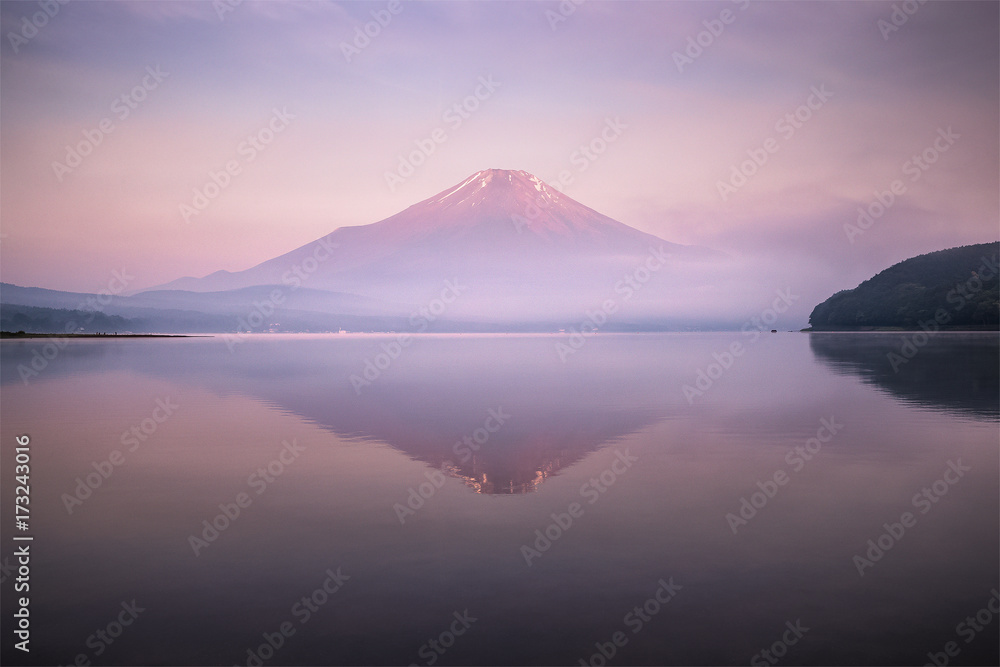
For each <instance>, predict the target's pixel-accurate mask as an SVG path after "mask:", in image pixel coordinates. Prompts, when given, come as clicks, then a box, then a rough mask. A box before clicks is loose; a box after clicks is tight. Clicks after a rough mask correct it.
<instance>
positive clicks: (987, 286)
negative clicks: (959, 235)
mask: <svg viewBox="0 0 1000 667" xmlns="http://www.w3.org/2000/svg"><path fill="white" fill-rule="evenodd" d="M998 253H1000V243H980V244H977V245H969V246H962V247H959V248H951V249H949V250H939V251H937V252H932V253H928V254H926V255H920V256H917V257H911V258H910V259H907V260H904V261H902V262H900V263H899V264H896V265H894V266H891V267H889V268H888V269H886V270H884V271H882V272H881V273H879V274H877V275H875V276H874V277H872V278H870V279H868V280H866V281H865V282H863V283H861V284H860V285H858V286H857V287H855V288H854V289H852V290H844V291H842V292H837V293H836V294H834V295H833V296H831V297H830V298H829V299H827V300H826V301H824V302H823V303H821V304H819V305H818V306H816V308H814V309H813V311H812V314H811V315H810V316H809V323H810V325H812V327H813V329H816V330H823V329H844V328H860V327H907V328H914V327H918V326H919V325H920V323H921V322H925V323H928V322H930V321H931V320H933V319H934V318H935V315H936V314H939V311H943V312H944V315H939V319H943V320H945V321H944V322H942V323H943V324H947V325H949V326H990V327H996V326H997V324H998V322H1000V288H998V285H1000V283H998V272H1000V271H998V266H997V259H998ZM945 318H947V319H945Z"/></svg>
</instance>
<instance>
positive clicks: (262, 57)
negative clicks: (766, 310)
mask: <svg viewBox="0 0 1000 667" xmlns="http://www.w3.org/2000/svg"><path fill="white" fill-rule="evenodd" d="M224 2H225V0H220V2H218V3H216V5H217V6H224V4H223V3H224ZM903 4H906V5H907V8H909V9H910V10H911V11H913V10H914V8H916V10H915V11H914V13H913V14H912V16H907V15H905V14H902V13H899V12H897V14H896V17H895V19H896V21H897V23H899V24H900V25H898V26H897V25H894V24H893V23H892V21H893V11H894V10H893V4H892V3H874V2H873V3H866V2H830V3H822V2H808V3H807V2H759V1H757V0H749V1H748V0H740V1H739V2H720V3H710V2H692V3H682V2H670V3H666V2H642V3H630V2H599V1H597V0H590V1H588V2H584V3H582V4H581V5H580V6H579V7H577V8H576V10H575V11H574V12H572V13H570V14H569V15H567V16H563V15H561V14H559V11H560V4H559V3H557V2H539V3H534V2H526V3H517V2H497V3H487V2H475V3H473V2H446V3H410V2H403V3H402V4H401V5H399V6H398V7H397V6H395V5H393V4H392V3H389V2H388V1H383V2H372V3H320V2H308V3H298V4H284V3H281V4H279V3H271V2H252V1H250V0H247V1H245V2H243V3H242V4H240V5H239V6H235V7H232V8H231V9H232V11H228V12H225V13H223V14H222V15H221V16H220V14H219V12H217V9H216V8H214V7H213V5H212V3H207V2H206V3H185V2H163V3H158V2H136V3H126V2H114V3H102V2H78V1H73V2H69V3H68V4H66V5H64V6H63V5H60V6H59V9H58V12H56V13H55V15H54V16H52V17H51V18H49V17H43V15H42V14H39V12H42V11H43V10H42V9H41V8H40V6H39V4H38V3H37V2H3V3H2V5H0V17H2V34H3V42H2V44H0V67H2V71H0V161H2V174H0V188H2V189H0V194H2V205H0V206H2V208H0V224H2V228H0V233H2V235H3V236H2V242H0V262H2V263H0V278H2V280H3V281H5V282H13V283H17V284H21V285H30V286H40V287H48V288H53V289H63V290H72V291H86V292H96V291H100V290H102V289H106V288H107V287H108V283H109V281H111V280H112V279H113V278H114V273H113V272H115V271H121V270H122V269H124V270H125V271H126V272H127V273H128V274H129V275H131V276H133V277H134V278H133V279H132V281H131V282H130V284H129V285H128V288H129V289H130V290H132V289H139V288H143V287H148V286H152V285H156V284H160V283H163V282H167V281H169V280H172V279H175V278H178V277H181V276H185V275H195V276H201V275H205V274H207V273H210V272H212V271H215V270H218V269H228V270H234V271H235V270H240V269H245V268H248V267H250V266H252V265H255V264H257V263H259V262H261V261H263V260H266V259H269V258H271V257H274V256H276V255H278V254H281V253H283V252H286V251H288V250H291V249H292V248H295V247H298V246H300V245H302V244H304V243H307V242H309V241H312V240H314V239H316V238H318V237H320V236H323V235H325V234H327V233H329V232H330V231H332V230H333V229H335V228H337V227H340V226H344V225H359V224H367V223H371V222H375V221H377V220H380V219H382V218H385V217H387V216H389V215H391V214H393V213H396V212H398V211H399V210H401V209H403V208H405V207H407V206H409V205H410V204H412V203H415V202H417V201H419V200H422V199H424V198H426V197H429V196H431V195H433V194H435V193H437V192H440V191H441V190H444V189H446V188H448V187H451V186H453V185H456V184H458V183H459V182H461V181H462V180H463V179H464V178H466V177H468V176H469V175H471V174H472V173H473V172H475V171H477V170H480V169H485V168H505V169H524V170H526V171H529V172H531V173H533V174H535V175H537V176H538V177H540V178H542V179H543V180H546V181H548V182H549V183H553V184H554V183H556V182H558V181H559V179H560V175H562V176H564V177H565V176H567V175H568V177H569V178H567V179H566V180H567V183H566V184H565V186H564V192H565V193H566V194H568V195H569V196H571V197H573V198H575V199H577V200H578V201H580V202H582V203H584V204H586V205H588V206H590V207H592V208H595V209H597V210H599V211H601V212H602V213H605V214H607V215H610V216H611V217H613V218H616V219H618V220H620V221H622V222H625V223H627V224H629V225H632V226H634V227H637V228H639V229H642V230H643V231H647V232H650V233H653V234H656V235H658V236H661V237H663V238H665V239H667V240H669V241H673V242H679V243H692V244H701V245H707V246H711V247H715V248H719V249H723V250H727V251H729V252H731V253H733V254H736V255H740V256H744V257H746V258H748V259H749V260H752V261H758V262H763V263H767V264H769V265H771V266H774V265H775V263H781V264H779V265H780V266H787V279H788V280H789V281H791V280H793V277H795V276H799V277H800V278H801V276H807V279H806V281H807V282H808V283H809V284H810V285H813V286H815V287H816V294H817V295H819V297H820V298H825V296H828V295H829V293H832V292H833V291H836V290H838V289H843V288H847V287H853V286H854V285H856V284H857V283H858V282H860V281H861V280H863V279H865V278H867V277H869V276H870V275H872V274H873V273H875V272H877V271H879V270H881V269H882V268H885V267H886V266H888V265H890V264H892V263H894V262H896V261H899V260H901V259H904V258H906V257H909V256H912V255H915V254H919V253H923V252H929V251H932V250H937V249H941V248H945V247H951V246H956V245H963V244H967V243H976V242H984V241H990V240H996V239H997V237H998V216H1000V207H998V183H1000V168H998V150H1000V149H998V145H1000V137H998V126H1000V114H998V100H1000V98H998V92H1000V85H998V81H1000V68H998V53H1000V47H998V25H1000V5H998V3H995V2H969V3H966V2H947V3H945V2H930V3H927V4H924V5H917V4H916V3H915V2H914V3H912V4H911V3H902V2H897V3H896V5H897V7H901V6H902V5H903ZM53 6H54V5H53ZM563 6H564V7H570V6H573V5H572V3H569V2H567V3H564V4H563ZM390 7H391V8H392V9H395V10H397V13H395V14H392V13H390V12H389V11H388V9H389V8H390ZM50 11H51V9H50ZM900 11H901V10H900ZM372 12H375V14H376V15H379V16H380V17H381V18H382V20H383V22H385V23H386V25H385V26H384V27H383V26H379V27H378V30H377V34H376V35H375V36H374V37H372V38H371V39H370V43H369V44H367V45H366V46H364V48H360V49H358V50H357V52H353V53H349V54H347V55H349V56H350V61H348V57H347V56H345V53H344V50H343V48H342V46H341V44H342V43H349V44H350V43H352V42H353V41H354V39H355V35H356V32H355V31H356V29H362V30H363V29H364V26H365V24H366V23H370V24H371V25H370V26H369V28H370V30H371V32H376V30H375V29H374V28H375V26H376V25H377V24H375V23H374V21H375V17H373V14H372ZM723 12H725V13H723ZM33 16H35V17H36V21H37V22H38V23H40V24H43V25H42V26H41V27H40V28H38V29H37V31H36V30H34V29H33V27H28V28H25V26H26V24H25V22H24V19H25V17H27V18H28V20H29V21H30V20H31V17H33ZM904 16H906V21H905V22H903V21H902V17H904ZM43 18H44V19H45V20H44V21H43V20H42V19H43ZM387 18H388V19H389V20H386V19H387ZM556 18H558V19H564V20H556ZM706 21H707V22H708V23H707V24H706V23H705V22H706ZM880 21H881V22H882V23H881V24H880ZM887 26H890V27H891V28H898V29H894V30H890V29H889V28H887ZM710 29H714V30H715V31H716V32H718V33H719V34H718V35H711V34H710V33H709V32H708V31H709V30H710ZM699 33H702V34H701V35H700V39H701V41H702V42H703V44H706V46H704V47H703V48H702V52H701V53H700V54H699V53H698V52H697V51H694V50H692V51H691V52H690V53H691V54H693V55H694V56H695V57H691V58H690V60H689V61H687V62H680V67H679V66H678V58H677V57H676V56H675V52H679V53H683V52H684V50H685V49H687V48H688V47H689V44H690V42H689V38H690V39H691V40H694V41H697V40H698V39H699ZM17 35H20V36H21V37H17ZM358 44H360V45H363V44H364V43H363V42H361V41H359V42H358ZM153 73H155V76H154V74H153ZM484 81H485V82H488V85H487V84H486V83H483V82H484ZM144 82H145V84H144ZM144 85H145V87H143V86H144ZM137 86H138V88H136V87H137ZM814 90H816V91H820V93H821V94H820V95H818V96H817V94H816V93H815V92H812V91H814ZM133 91H134V93H133ZM477 92H478V94H479V99H476V98H475V95H476V93H477ZM123 95H125V96H126V99H125V100H122V96H123ZM811 95H812V97H810V96H811ZM470 96H472V97H470ZM116 100H117V101H116ZM463 100H466V102H465V105H466V108H464V109H462V110H461V111H456V110H454V109H453V106H454V105H455V104H456V103H457V104H462V103H463ZM810 102H811V103H812V107H813V108H809V107H808V106H805V107H803V106H802V105H807V104H808V103H810ZM800 107H801V108H800ZM450 109H451V110H450ZM275 110H277V111H278V112H280V113H279V114H278V115H277V116H276V115H275ZM796 113H798V119H796V118H795V114H796ZM286 114H287V115H286ZM788 114H791V115H792V116H791V118H790V119H786V116H787V115H788ZM283 116H284V117H283ZM104 119H107V120H106V121H105V122H104V128H105V129H110V130H111V131H110V132H105V131H102V130H101V129H100V128H101V122H102V120H104ZM269 124H270V126H271V127H270V128H269ZM948 128H951V130H950V135H949V132H948ZM435 130H437V132H435ZM939 130H940V131H941V134H939ZM85 132H86V133H89V134H90V136H91V137H94V138H99V139H100V142H99V143H97V145H95V146H92V147H91V145H90V143H89V142H90V140H88V139H86V137H85ZM602 134H603V137H602ZM251 135H261V136H260V140H259V143H258V146H259V147H254V146H253V145H252V144H251V143H247V139H248V137H249V136H251ZM956 135H957V136H956ZM945 136H950V138H948V139H945V138H944V137H945ZM432 137H436V138H437V139H438V141H437V142H434V138H432ZM939 137H940V138H939ZM268 139H270V140H271V141H270V143H267V144H266V145H264V144H263V143H262V142H264V141H266V140H268ZM936 140H937V147H935V141H936ZM81 142H83V143H84V146H83V150H86V149H88V148H92V150H91V151H89V152H90V154H89V155H86V156H84V157H82V158H81V160H80V162H79V164H78V165H76V166H72V165H67V156H66V153H67V150H66V146H67V145H72V146H77V145H79V144H80V143H81ZM418 142H419V143H423V144H424V145H425V146H426V145H430V144H433V145H434V150H433V152H432V153H431V154H430V155H429V156H428V157H426V159H424V160H422V162H423V164H421V165H420V166H418V167H416V168H415V169H414V172H413V174H412V175H407V176H406V177H405V178H400V179H396V180H395V182H394V183H393V184H392V186H391V187H390V184H389V183H387V178H386V174H387V172H393V171H396V170H397V169H398V168H399V160H400V157H399V156H400V155H404V156H405V155H408V154H410V153H411V152H412V151H415V150H417V146H418ZM95 143H96V142H95ZM587 144H592V145H593V146H594V147H595V151H596V150H598V149H600V150H603V152H602V153H601V154H600V155H597V154H596V153H595V154H592V157H587V156H586V155H584V153H583V152H581V151H580V148H581V146H584V145H587ZM768 148H770V153H768V151H767V149H768ZM747 151H752V152H755V153H756V154H757V155H758V157H759V158H760V156H761V155H766V161H764V163H763V164H762V165H761V166H759V167H756V165H753V166H754V167H756V169H755V171H756V173H753V174H752V175H751V176H750V177H749V178H747V179H746V183H745V184H743V185H741V186H740V187H739V188H734V190H733V191H730V192H728V193H726V197H725V199H724V198H723V196H722V195H721V194H720V189H719V183H720V181H729V179H730V177H731V174H732V170H733V167H734V165H737V166H738V165H739V164H740V163H741V162H743V161H744V160H747V159H749V158H748V153H747ZM925 151H927V157H928V159H930V158H933V159H934V162H933V164H924V165H923V167H921V166H919V165H916V163H914V162H912V161H911V160H912V158H913V156H914V155H917V156H919V155H921V154H923V153H924V152H925ZM251 158H252V159H251ZM54 163H60V165H67V166H66V168H63V167H61V166H59V165H56V166H54ZM227 163H231V166H233V165H234V166H233V168H232V171H233V172H234V173H235V175H233V176H228V175H227V176H226V177H219V178H220V180H222V181H225V180H226V178H228V179H229V182H228V185H227V186H226V187H224V188H221V189H220V191H219V192H218V194H217V196H215V197H214V198H213V199H212V200H211V202H210V203H209V204H208V206H207V207H205V208H204V210H201V211H198V212H197V213H195V214H191V213H190V212H189V214H188V215H187V216H186V217H187V218H188V220H185V216H184V215H183V214H182V211H181V210H180V208H181V205H182V204H184V205H187V206H190V207H192V208H194V205H195V204H196V203H197V202H195V194H194V191H195V190H196V189H198V190H204V189H205V187H206V184H210V183H211V180H210V176H209V174H210V172H213V171H214V172H224V170H225V169H226V165H227ZM237 170H238V172H237ZM751 170H752V169H751V168H750V167H748V168H747V171H751ZM57 172H58V173H57ZM894 181H899V182H898V183H897V184H896V186H897V191H898V192H901V193H902V194H898V195H894V198H895V200H894V201H893V202H892V204H891V205H890V206H888V208H887V210H886V212H885V213H884V215H882V216H881V217H880V218H878V219H877V220H876V221H875V222H874V224H872V225H871V226H870V227H869V228H868V229H867V230H865V231H863V233H861V234H855V235H853V243H852V242H851V240H849V238H848V234H847V233H846V232H845V229H844V225H845V224H849V223H854V222H855V221H856V219H857V217H858V213H857V209H858V207H859V206H864V207H869V205H871V204H872V202H873V201H875V200H876V192H877V191H879V192H881V191H888V190H890V189H891V187H892V184H893V182H894ZM212 189H213V186H209V190H210V191H212ZM212 194H215V193H214V192H212ZM877 208H878V207H877V205H876V207H875V210H877ZM786 284H787V283H786ZM776 286H778V287H781V286H783V285H776Z"/></svg>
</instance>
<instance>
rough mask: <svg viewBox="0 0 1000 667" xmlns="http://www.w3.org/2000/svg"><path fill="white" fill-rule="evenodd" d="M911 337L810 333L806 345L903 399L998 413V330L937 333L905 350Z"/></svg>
mask: <svg viewBox="0 0 1000 667" xmlns="http://www.w3.org/2000/svg"><path fill="white" fill-rule="evenodd" d="M913 337H914V334H912V333H906V334H904V333H899V334H896V333H810V334H809V347H810V349H811V350H812V351H813V353H814V354H815V355H816V357H817V359H819V360H820V361H822V362H823V363H824V364H826V365H827V366H828V367H830V368H831V369H832V370H833V371H834V372H836V373H839V374H842V375H853V376H859V377H861V378H862V380H864V381H865V382H867V383H869V384H872V385H874V386H876V387H878V388H879V389H881V390H883V391H885V392H887V393H889V394H890V395H892V396H894V397H896V398H900V399H902V400H904V401H908V402H911V403H916V404H918V405H921V406H923V407H928V408H932V409H939V410H945V411H948V412H951V413H954V414H960V415H973V416H976V417H980V418H983V417H985V418H988V419H997V418H998V416H1000V345H998V340H997V334H995V333H957V332H956V333H938V334H936V335H934V336H931V337H929V338H928V339H927V342H926V344H924V345H923V346H919V347H918V346H913V347H906V348H905V354H904V345H905V344H906V343H907V342H910V343H912V341H913ZM920 341H923V338H922V337H921V338H919V339H918V342H920ZM907 355H909V356H907Z"/></svg>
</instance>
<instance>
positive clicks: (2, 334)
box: [0, 331, 212, 340]
mask: <svg viewBox="0 0 1000 667" xmlns="http://www.w3.org/2000/svg"><path fill="white" fill-rule="evenodd" d="M211 337H212V336H211V335H209V334H99V333H61V334H60V333H19V332H14V331H0V339H11V340H16V339H28V338H110V339H118V338H211Z"/></svg>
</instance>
